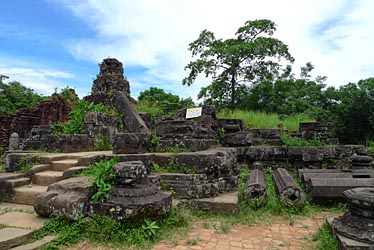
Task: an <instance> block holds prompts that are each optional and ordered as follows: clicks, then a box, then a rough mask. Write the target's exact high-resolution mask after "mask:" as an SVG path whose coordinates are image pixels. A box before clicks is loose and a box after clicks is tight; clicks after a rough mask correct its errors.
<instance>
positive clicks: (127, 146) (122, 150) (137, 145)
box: [113, 133, 151, 154]
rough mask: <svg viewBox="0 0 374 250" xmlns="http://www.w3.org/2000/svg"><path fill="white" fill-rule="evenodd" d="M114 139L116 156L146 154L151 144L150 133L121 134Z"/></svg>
mask: <svg viewBox="0 0 374 250" xmlns="http://www.w3.org/2000/svg"><path fill="white" fill-rule="evenodd" d="M114 138H115V139H114V147H113V153H114V154H139V153H146V152H148V150H149V146H150V143H151V134H148V133H119V134H116V135H115V136H114Z"/></svg>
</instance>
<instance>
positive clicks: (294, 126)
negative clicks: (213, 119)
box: [217, 109, 314, 130]
mask: <svg viewBox="0 0 374 250" xmlns="http://www.w3.org/2000/svg"><path fill="white" fill-rule="evenodd" d="M217 116H218V117H219V118H227V119H229V118H230V119H243V121H244V126H245V127H247V128H277V127H278V124H282V125H283V129H287V130H299V123H300V122H311V121H314V120H313V119H311V118H309V117H308V116H306V115H305V114H295V115H290V116H286V117H284V118H283V119H281V118H280V117H279V115H277V114H274V113H265V112H260V111H248V110H234V111H230V110H227V109H224V110H221V111H219V112H218V114H217Z"/></svg>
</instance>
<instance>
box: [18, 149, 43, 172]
mask: <svg viewBox="0 0 374 250" xmlns="http://www.w3.org/2000/svg"><path fill="white" fill-rule="evenodd" d="M39 163H40V158H39V156H35V155H33V154H25V155H23V156H22V157H21V158H20V160H19V162H18V164H19V166H21V169H20V171H21V173H24V174H25V173H27V171H29V170H30V169H31V168H32V167H33V166H35V165H37V164H39Z"/></svg>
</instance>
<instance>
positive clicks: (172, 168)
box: [152, 155, 196, 174]
mask: <svg viewBox="0 0 374 250" xmlns="http://www.w3.org/2000/svg"><path fill="white" fill-rule="evenodd" d="M152 168H153V172H155V173H182V174H195V173H196V170H195V169H194V168H187V167H184V166H182V167H181V166H178V165H177V162H176V157H175V155H173V157H172V158H171V160H170V162H169V164H168V165H167V166H160V165H159V164H157V163H155V162H153V161H152Z"/></svg>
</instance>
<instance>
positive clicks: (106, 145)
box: [96, 134, 113, 151]
mask: <svg viewBox="0 0 374 250" xmlns="http://www.w3.org/2000/svg"><path fill="white" fill-rule="evenodd" d="M112 149H113V146H112V144H110V142H109V136H108V134H103V135H102V136H101V137H100V138H98V139H97V138H96V150H97V151H105V150H112Z"/></svg>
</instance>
